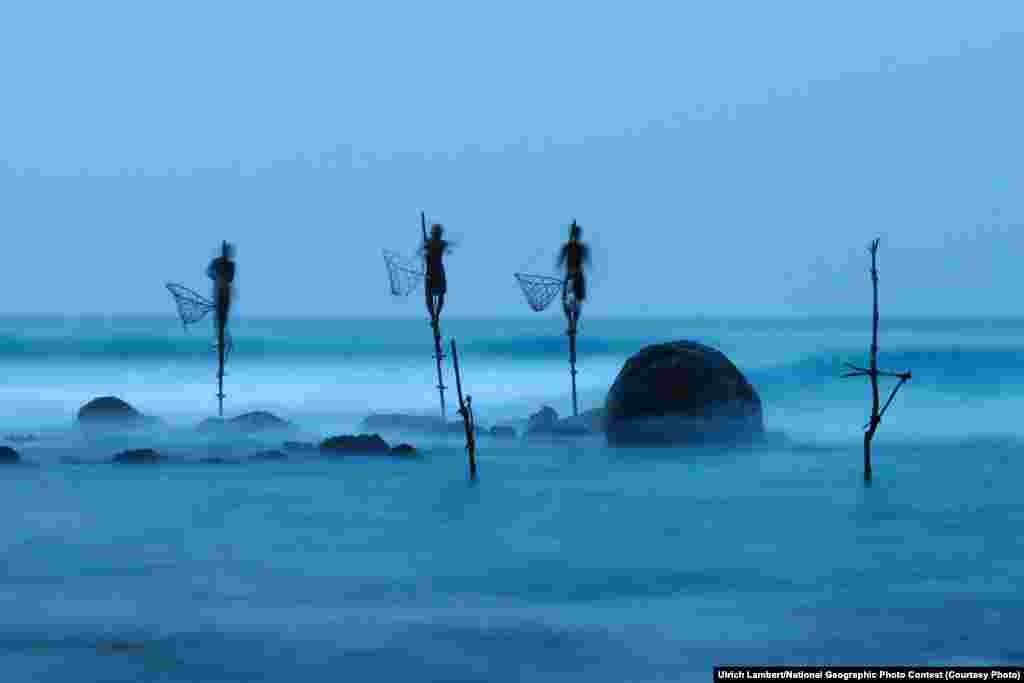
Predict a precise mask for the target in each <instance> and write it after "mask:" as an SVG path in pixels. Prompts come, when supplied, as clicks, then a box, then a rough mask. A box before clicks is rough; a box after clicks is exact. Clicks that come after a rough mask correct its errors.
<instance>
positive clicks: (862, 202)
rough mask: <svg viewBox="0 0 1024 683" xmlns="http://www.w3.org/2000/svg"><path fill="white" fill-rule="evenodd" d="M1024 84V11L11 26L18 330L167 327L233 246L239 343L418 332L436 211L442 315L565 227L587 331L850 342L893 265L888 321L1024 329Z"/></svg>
mask: <svg viewBox="0 0 1024 683" xmlns="http://www.w3.org/2000/svg"><path fill="white" fill-rule="evenodd" d="M1022 58H1024V8H1021V6H1020V5H1019V3H1016V4H1014V3H1011V2H985V3H969V4H968V3H952V2H950V3H939V2H927V3H926V2H901V3H892V2H885V3H883V2H860V3H847V4H845V5H842V6H840V5H838V4H835V3H820V2H816V3H812V2H802V3H796V2H774V3H764V2H756V3H755V2H746V3H729V2H719V3H701V4H696V3H685V2H674V3H618V4H614V5H613V4H601V3H595V2H587V3H570V2H563V3H540V2H537V3H530V2H517V3H507V4H497V3H387V2H375V3H360V4H359V5H358V6H357V5H356V4H355V3H352V4H351V5H348V4H344V3H302V2H289V3H283V2H282V3H275V4H271V3H252V2H249V3H230V2H219V3H193V2H177V3H163V4H161V5H157V4H155V3H104V2H97V3H71V2H67V3H48V2H34V3H20V4H18V5H15V6H10V7H8V6H5V7H4V8H3V9H2V10H0V60H2V61H0V63H2V64H3V65H4V66H3V68H2V71H0V225H2V226H3V228H4V234H5V237H6V239H5V251H6V253H7V254H8V259H7V260H6V263H5V268H4V277H5V278H9V281H8V282H9V284H8V286H7V289H8V291H9V292H17V296H12V297H8V300H7V301H5V302H4V306H3V307H4V309H6V310H7V311H8V312H10V313H25V312H64V313H72V314H73V313H86V312H88V313H94V312H110V313H122V312H169V309H170V301H169V297H168V296H167V294H166V292H165V291H164V290H163V288H162V283H163V281H164V280H167V279H172V280H180V281H183V282H185V283H186V284H191V285H193V286H202V287H205V286H206V285H205V282H204V278H203V274H202V271H203V268H204V267H205V262H206V261H207V260H208V258H209V257H210V256H212V253H213V250H214V248H215V247H216V244H217V243H218V242H219V241H220V240H221V239H229V240H233V241H236V242H237V243H238V247H239V249H238V255H239V267H240V275H239V284H240V289H241V292H242V298H241V300H240V311H241V312H242V313H243V314H249V315H272V314H294V315H339V316H345V315H415V314H419V313H420V312H421V311H420V309H421V308H422V303H421V302H420V301H419V300H418V299H414V300H412V301H406V302H395V301H392V300H391V299H390V297H389V295H388V293H387V287H386V280H385V275H384V268H383V261H382V259H381V257H380V249H381V248H382V247H389V248H397V249H401V250H403V251H406V252H407V253H411V251H412V249H413V248H414V240H415V239H416V236H417V234H418V212H419V211H420V210H421V209H423V210H426V211H427V213H428V215H429V216H430V217H431V218H434V219H436V220H439V221H441V222H443V223H444V224H445V225H446V226H447V227H448V228H449V230H450V232H451V233H452V234H453V235H454V236H455V237H456V238H457V240H458V246H457V249H456V250H455V252H454V253H453V254H452V255H451V257H450V259H449V266H448V270H449V283H450V286H451V293H450V296H449V304H448V307H447V308H446V311H447V313H448V314H450V315H488V314H491V315H515V314H521V315H525V314H528V309H527V308H526V306H525V304H524V302H523V301H522V298H521V295H520V294H519V292H518V291H517V290H516V288H515V284H514V281H513V280H512V277H511V274H512V272H514V271H515V270H518V269H521V268H523V267H526V266H530V267H531V268H533V269H535V270H540V271H545V270H550V268H551V267H552V265H553V257H554V251H555V249H556V248H557V245H558V242H559V240H560V239H562V238H563V237H564V234H565V227H564V226H565V224H567V223H568V222H569V221H570V220H571V219H572V218H574V217H575V218H576V219H578V220H579V221H580V223H581V224H582V225H583V227H584V230H585V236H586V237H590V238H592V239H593V242H594V245H595V248H596V249H597V251H598V252H599V257H598V265H599V271H600V272H599V273H597V275H596V281H595V286H594V287H593V289H592V293H593V300H592V302H591V304H590V306H589V311H590V314H591V315H643V314H650V315H693V314H705V315H790V314H797V315H802V314H857V313H860V312H862V311H863V310H864V309H865V306H869V304H870V301H869V298H868V296H869V289H868V281H867V274H866V267H867V260H866V253H865V251H864V246H865V245H866V244H867V242H868V241H870V239H871V238H872V237H874V236H875V235H881V236H882V237H883V246H882V250H881V254H880V257H881V262H880V267H881V269H882V278H883V284H882V299H883V314H884V313H885V312H886V311H889V312H891V313H894V314H897V313H898V314H921V315H936V314H943V313H961V314H962V313H975V314H1011V315H1017V314H1021V313H1022V310H1021V305H1020V304H1019V301H1018V298H1019V297H1018V296H1017V295H1016V292H1017V291H1018V289H1019V287H1020V278H1019V277H1018V274H1017V271H1018V269H1019V266H1018V263H1019V261H1020V258H1021V256H1022V255H1024V238H1022V237H1021V232H1020V226H1021V225H1024V211H1022V209H1024V207H1022V206H1021V202H1020V200H1019V199H1017V197H1018V196H1019V192H1016V191H1015V190H1016V189H1017V186H1018V185H1019V184H1020V183H1019V182H1018V181H1019V179H1020V175H1021V174H1020V172H1019V171H1018V168H1019V167H1020V159H1021V158H1022V156H1024V155H1022V154H1021V152H1022V151H1024V150H1022V149H1021V143H1020V141H1019V140H1020V136H1019V133H1018V132H1017V131H1018V129H1019V126H1020V123H1019V122H1020V121H1021V120H1024V117H1022V114H1024V107H1022V101H1021V98H1020V96H1019V95H1018V91H1019V88H1018V86H1017V81H1018V74H1017V66H1018V65H1019V64H1020V63H1021V62H1022ZM541 248H546V249H547V251H546V252H544V253H542V254H541V256H540V257H538V258H534V257H535V256H536V254H537V250H538V249H541ZM12 256H13V258H12ZM41 263H42V264H47V265H46V266H45V269H42V270H41V268H40V265H41ZM23 283H32V285H31V286H29V287H24V286H23Z"/></svg>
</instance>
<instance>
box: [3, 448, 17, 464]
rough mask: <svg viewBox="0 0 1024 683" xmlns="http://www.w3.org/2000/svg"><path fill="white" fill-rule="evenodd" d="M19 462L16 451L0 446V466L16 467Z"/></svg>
mask: <svg viewBox="0 0 1024 683" xmlns="http://www.w3.org/2000/svg"><path fill="white" fill-rule="evenodd" d="M19 462H21V456H20V455H18V451H16V450H14V449H13V448H11V447H10V446H0V465H17V464H18V463H19Z"/></svg>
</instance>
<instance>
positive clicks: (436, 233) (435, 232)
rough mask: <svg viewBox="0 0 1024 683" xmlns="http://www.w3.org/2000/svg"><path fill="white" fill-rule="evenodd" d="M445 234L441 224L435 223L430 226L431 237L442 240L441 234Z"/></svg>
mask: <svg viewBox="0 0 1024 683" xmlns="http://www.w3.org/2000/svg"><path fill="white" fill-rule="evenodd" d="M443 232H444V228H442V227H441V224H440V223H434V224H433V225H431V226H430V236H431V237H436V238H440V237H441V234H442V233H443Z"/></svg>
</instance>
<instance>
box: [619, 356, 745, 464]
mask: <svg viewBox="0 0 1024 683" xmlns="http://www.w3.org/2000/svg"><path fill="white" fill-rule="evenodd" d="M605 430H606V435H607V439H608V443H609V444H610V445H613V446H620V445H673V444H679V445H686V444H705V443H707V444H711V443H734V442H740V441H749V440H750V439H752V438H755V437H757V436H760V435H761V434H762V433H763V432H764V418H763V415H762V411H761V399H760V397H759V396H758V395H757V391H755V389H754V387H753V386H751V384H750V382H748V381H747V379H746V378H745V377H744V376H743V373H741V372H740V371H739V370H738V369H737V368H736V366H735V365H733V363H732V362H731V361H730V360H729V359H728V358H726V357H725V355H724V354H723V353H721V352H720V351H718V350H716V349H713V348H711V347H709V346H705V345H703V344H699V343H697V342H692V341H677V342H670V343H666V344H655V345H653V346H648V347H645V348H643V349H641V350H640V351H639V352H638V353H636V354H635V355H633V356H632V357H631V358H630V359H629V360H627V361H626V363H625V365H624V366H623V367H622V370H621V371H619V374H618V376H617V377H616V378H615V382H614V383H613V384H612V386H611V389H609V390H608V397H607V399H606V401H605Z"/></svg>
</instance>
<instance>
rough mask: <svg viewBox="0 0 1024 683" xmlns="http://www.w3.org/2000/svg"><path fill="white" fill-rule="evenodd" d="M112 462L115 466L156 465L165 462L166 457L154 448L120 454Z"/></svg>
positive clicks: (138, 449) (136, 449)
mask: <svg viewBox="0 0 1024 683" xmlns="http://www.w3.org/2000/svg"><path fill="white" fill-rule="evenodd" d="M110 462H112V463H114V464H115V465H155V464H157V463H161V462H164V457H163V456H162V455H160V454H159V453H157V452H156V451H154V450H153V449H152V448H134V449H132V450H129V451H122V452H120V453H118V454H117V455H115V456H114V457H113V458H111V460H110Z"/></svg>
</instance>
